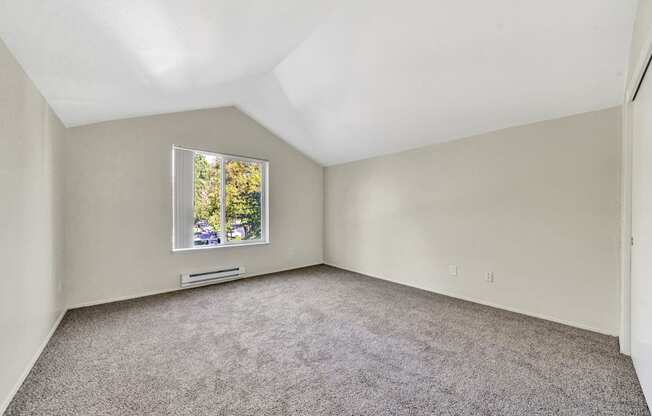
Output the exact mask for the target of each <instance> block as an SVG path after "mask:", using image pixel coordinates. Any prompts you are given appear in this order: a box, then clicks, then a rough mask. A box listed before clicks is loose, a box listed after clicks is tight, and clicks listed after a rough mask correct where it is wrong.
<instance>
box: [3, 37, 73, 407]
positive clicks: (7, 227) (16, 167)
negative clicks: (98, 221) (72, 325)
mask: <svg viewBox="0 0 652 416" xmlns="http://www.w3.org/2000/svg"><path fill="white" fill-rule="evenodd" d="M64 134H65V132H64V128H63V125H62V124H61V123H60V122H59V120H58V118H57V117H56V116H55V115H54V113H53V112H52V111H51V110H50V108H49V107H48V105H47V104H46V102H45V100H44V99H43V98H42V97H41V95H40V94H39V92H38V91H37V90H36V88H35V87H34V85H33V84H32V82H31V81H30V80H29V78H28V77H27V76H26V75H25V73H24V72H23V70H22V69H21V68H20V66H19V65H18V63H17V62H16V61H15V60H14V58H13V56H12V55H11V54H10V53H9V51H8V50H7V48H6V46H5V45H4V43H3V42H2V41H1V40H0V195H2V196H1V197H0V265H2V273H1V275H0V413H2V412H3V411H4V409H5V407H6V406H7V405H8V404H9V403H8V401H9V399H10V398H11V397H13V394H14V393H15V390H16V389H17V387H18V384H19V383H20V382H22V379H23V377H24V376H25V375H26V371H28V370H29V369H30V368H31V365H32V363H33V360H34V359H35V358H36V354H37V353H39V352H40V349H41V347H42V345H43V343H44V342H45V341H46V340H47V339H48V335H49V333H50V330H51V329H52V328H53V326H54V324H55V323H56V322H57V319H58V318H59V317H60V315H61V313H62V311H63V307H64V299H63V296H62V291H61V282H62V266H63V255H62V249H63V210H62V207H63V204H62V201H63V199H62V192H63V182H62V180H63V173H62V171H61V169H62V163H61V155H62V152H61V149H62V147H63V137H64Z"/></svg>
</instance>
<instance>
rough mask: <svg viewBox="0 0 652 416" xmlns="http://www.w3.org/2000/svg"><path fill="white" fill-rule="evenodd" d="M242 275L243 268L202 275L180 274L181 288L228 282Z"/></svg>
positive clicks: (232, 268) (215, 271)
mask: <svg viewBox="0 0 652 416" xmlns="http://www.w3.org/2000/svg"><path fill="white" fill-rule="evenodd" d="M244 274H245V268H244V267H243V266H237V267H229V268H226V269H221V270H213V271H210V272H203V273H182V274H181V287H188V286H196V285H208V284H212V283H222V282H229V281H231V280H237V279H241V278H242V277H243V276H244Z"/></svg>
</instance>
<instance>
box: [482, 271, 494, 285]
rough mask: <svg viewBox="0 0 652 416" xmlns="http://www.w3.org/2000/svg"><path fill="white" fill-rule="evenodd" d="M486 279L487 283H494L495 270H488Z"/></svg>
mask: <svg viewBox="0 0 652 416" xmlns="http://www.w3.org/2000/svg"><path fill="white" fill-rule="evenodd" d="M484 280H485V281H486V282H487V283H493V282H494V272H487V274H486V275H485V276H484Z"/></svg>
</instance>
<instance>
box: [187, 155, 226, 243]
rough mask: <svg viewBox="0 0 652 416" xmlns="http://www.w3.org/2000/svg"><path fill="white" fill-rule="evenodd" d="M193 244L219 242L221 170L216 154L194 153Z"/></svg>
mask: <svg viewBox="0 0 652 416" xmlns="http://www.w3.org/2000/svg"><path fill="white" fill-rule="evenodd" d="M194 165H195V166H194V191H195V193H194V201H193V214H194V224H193V245H194V246H214V245H218V244H220V243H221V241H220V240H221V238H220V230H221V229H222V227H221V211H220V210H221V206H220V205H221V197H220V187H221V180H222V179H221V171H220V159H219V158H218V157H217V156H212V155H206V154H202V153H195V164H194Z"/></svg>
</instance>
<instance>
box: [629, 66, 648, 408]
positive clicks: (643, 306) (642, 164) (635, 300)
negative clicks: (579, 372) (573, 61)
mask: <svg viewBox="0 0 652 416" xmlns="http://www.w3.org/2000/svg"><path fill="white" fill-rule="evenodd" d="M632 116H633V120H632V121H633V125H632V126H633V143H632V146H633V147H632V163H633V164H632V235H633V236H634V246H633V247H632V282H631V284H632V286H631V287H632V293H631V320H632V321H631V341H632V345H631V347H632V359H633V360H634V364H635V366H636V372H637V373H638V377H639V380H640V381H641V386H642V387H643V391H644V393H645V396H646V398H647V400H648V403H652V69H651V70H649V71H648V74H647V76H646V78H645V79H644V81H643V84H642V85H641V88H640V90H639V92H638V95H637V96H636V100H634V103H633V113H632Z"/></svg>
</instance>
